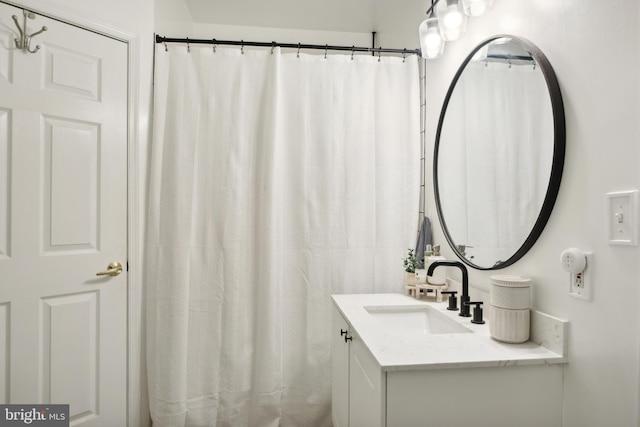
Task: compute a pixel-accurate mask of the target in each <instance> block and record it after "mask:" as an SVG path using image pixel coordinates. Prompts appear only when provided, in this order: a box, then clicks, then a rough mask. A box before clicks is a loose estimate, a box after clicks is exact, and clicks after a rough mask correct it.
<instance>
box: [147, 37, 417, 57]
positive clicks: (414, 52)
mask: <svg viewBox="0 0 640 427" xmlns="http://www.w3.org/2000/svg"><path fill="white" fill-rule="evenodd" d="M156 43H188V44H212V45H227V46H259V47H285V48H291V49H298V50H300V49H315V50H324V51H327V50H340V51H347V52H369V53H397V54H402V55H420V49H387V48H382V47H359V46H334V45H328V44H326V45H321V44H306V43H278V42H250V41H244V40H240V41H238V40H216V39H190V38H188V37H187V38H184V39H182V38H174V37H163V36H160V35H158V34H156Z"/></svg>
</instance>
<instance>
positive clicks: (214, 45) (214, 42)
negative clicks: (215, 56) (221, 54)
mask: <svg viewBox="0 0 640 427" xmlns="http://www.w3.org/2000/svg"><path fill="white" fill-rule="evenodd" d="M217 44H218V43H217V41H216V39H213V53H216V48H217V46H216V45H217Z"/></svg>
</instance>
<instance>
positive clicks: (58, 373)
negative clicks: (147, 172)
mask: <svg viewBox="0 0 640 427" xmlns="http://www.w3.org/2000/svg"><path fill="white" fill-rule="evenodd" d="M12 15H16V16H17V17H18V21H19V22H20V24H21V25H22V21H23V11H22V10H21V9H19V8H15V7H12V6H9V5H6V4H4V3H0V402H3V403H22V404H27V403H34V404H36V403H37V404H47V403H68V404H70V415H71V425H82V426H105V427H106V426H109V427H116V426H125V425H126V398H127V386H126V384H127V383H126V358H127V345H126V344H127V328H126V321H127V299H126V297H127V289H126V288H127V272H126V263H127V217H126V215H127V45H126V44H125V43H123V42H120V41H117V40H114V39H111V38H108V37H104V36H101V35H98V34H96V33H93V32H90V31H86V30H83V29H80V28H78V27H75V26H72V25H68V24H65V23H62V22H60V21H56V20H53V19H48V18H46V17H42V16H36V17H35V19H27V30H26V33H28V34H31V33H33V32H35V31H37V30H39V29H40V28H41V27H42V26H43V25H44V26H47V28H48V30H47V31H45V32H44V33H42V34H39V35H37V36H36V37H34V39H33V40H32V41H31V49H34V48H35V46H36V45H40V50H38V51H37V52H36V53H25V52H23V51H21V50H19V49H16V47H15V44H14V40H13V39H14V38H15V37H16V36H17V35H18V31H17V29H16V27H15V24H14V22H13V20H12V18H11V17H12ZM112 262H119V263H121V264H122V265H123V266H124V271H123V272H122V273H121V274H119V275H117V276H96V273H97V272H100V271H103V270H106V269H107V266H108V265H109V264H110V263H112Z"/></svg>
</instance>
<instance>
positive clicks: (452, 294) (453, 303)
mask: <svg viewBox="0 0 640 427" xmlns="http://www.w3.org/2000/svg"><path fill="white" fill-rule="evenodd" d="M440 293H441V294H447V295H449V307H447V310H451V311H458V300H457V299H456V294H457V293H458V291H442V292H440Z"/></svg>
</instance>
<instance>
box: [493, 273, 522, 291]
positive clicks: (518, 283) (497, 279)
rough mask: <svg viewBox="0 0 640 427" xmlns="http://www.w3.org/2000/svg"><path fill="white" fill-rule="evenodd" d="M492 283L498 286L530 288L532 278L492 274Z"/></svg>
mask: <svg viewBox="0 0 640 427" xmlns="http://www.w3.org/2000/svg"><path fill="white" fill-rule="evenodd" d="M491 283H493V284H494V285H498V286H509V287H512V288H528V287H529V286H531V278H529V277H521V276H513V275H507V274H497V275H495V276H491Z"/></svg>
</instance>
